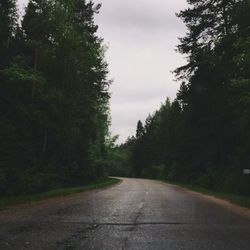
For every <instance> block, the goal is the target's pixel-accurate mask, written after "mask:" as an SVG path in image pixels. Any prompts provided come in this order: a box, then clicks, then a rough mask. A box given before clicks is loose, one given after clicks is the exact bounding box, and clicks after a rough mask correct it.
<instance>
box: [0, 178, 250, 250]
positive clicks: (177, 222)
mask: <svg viewBox="0 0 250 250" xmlns="http://www.w3.org/2000/svg"><path fill="white" fill-rule="evenodd" d="M121 179H122V183H121V184H119V185H116V186H113V187H111V188H108V189H101V190H93V191H88V192H84V193H79V194H74V195H71V196H68V197H64V198H63V197H62V198H54V199H50V200H46V201H42V202H39V203H36V204H34V205H32V206H27V205H23V206H18V207H15V208H12V209H10V210H7V211H2V212H0V249H4V250H5V249H6V250H8V249H15V250H18V249H32V250H33V249H35V250H39V249H46V250H47V249H48V250H50V249H51V250H52V249H65V250H66V249H82V250H88V249H96V250H100V249H107V250H113V249H114V250H117V249H131V250H132V249H133V250H134V249H141V250H147V249H152V250H157V249H169V250H172V249H173V250H175V249H176V250H177V249H178V250H180V249H190V250H196V249H201V250H205V249H216V250H220V249H223V250H232V249H237V250H245V249H246V250H249V249H250V219H249V218H248V217H244V216H242V215H240V214H239V213H236V212H235V211H234V210H232V208H231V206H228V207H227V206H223V205H220V204H217V203H215V202H213V201H210V200H208V199H205V198H203V197H202V196H200V195H196V194H194V193H192V192H188V191H185V190H184V189H182V188H178V187H175V186H172V185H168V184H165V183H162V182H160V181H153V180H144V179H128V178H121Z"/></svg>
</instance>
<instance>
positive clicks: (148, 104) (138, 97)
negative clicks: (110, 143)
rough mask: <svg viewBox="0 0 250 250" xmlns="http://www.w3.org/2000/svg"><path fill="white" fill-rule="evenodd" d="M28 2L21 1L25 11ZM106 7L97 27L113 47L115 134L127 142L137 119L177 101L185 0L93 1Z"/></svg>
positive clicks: (110, 50) (110, 60)
mask: <svg viewBox="0 0 250 250" xmlns="http://www.w3.org/2000/svg"><path fill="white" fill-rule="evenodd" d="M27 2H28V0H18V4H19V7H20V9H21V10H22V9H23V7H24V6H25V5H26V4H27ZM94 2H96V3H101V4H102V8H101V10H100V13H99V14H98V15H97V16H96V18H95V22H96V24H98V26H99V30H98V34H99V36H101V37H103V38H104V44H105V45H107V46H108V50H107V52H106V60H107V62H108V64H109V78H110V79H113V83H112V86H111V87H110V92H111V100H110V109H111V119H112V125H111V132H112V134H113V135H119V140H118V142H120V143H121V142H124V141H125V140H126V138H127V137H128V136H132V135H134V134H135V131H136V124H137V121H138V120H142V121H145V119H146V117H147V116H148V114H149V113H151V114H152V113H153V112H154V111H155V110H157V109H159V107H160V105H161V103H163V102H164V101H165V100H166V98H167V97H170V98H171V99H172V100H173V99H174V98H175V96H176V92H177V90H178V88H179V83H178V82H176V81H175V80H174V75H173V73H171V72H172V71H173V70H174V69H176V68H177V67H178V66H181V65H183V64H185V59H184V56H183V55H180V54H179V53H177V52H176V51H175V49H176V46H177V45H178V44H179V41H178V37H182V36H184V35H185V33H186V28H185V25H184V24H183V23H182V21H181V20H180V19H178V18H177V17H176V16H175V13H177V12H179V11H180V10H183V9H185V8H186V7H187V4H186V0H178V1H174V0H126V1H124V0H94Z"/></svg>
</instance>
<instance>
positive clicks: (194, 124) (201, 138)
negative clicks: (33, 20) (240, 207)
mask: <svg viewBox="0 0 250 250" xmlns="http://www.w3.org/2000/svg"><path fill="white" fill-rule="evenodd" d="M188 3H189V4H190V6H189V8H187V9H186V10H183V11H181V12H180V13H179V14H178V16H179V17H180V18H181V19H182V20H183V21H184V23H185V24H186V26H187V29H188V32H187V34H186V36H185V37H183V38H181V39H180V42H181V43H180V45H179V46H178V50H179V52H180V53H183V54H186V55H187V59H188V63H187V65H184V66H182V67H180V68H178V69H177V70H176V71H175V72H176V77H177V79H182V80H183V83H182V84H181V87H180V90H179V92H178V93H177V98H176V99H175V100H174V101H173V102H170V100H169V99H167V101H166V102H165V103H164V104H163V105H162V106H161V108H160V109H159V110H158V111H156V112H155V114H154V115H153V116H150V117H149V118H148V119H147V120H146V122H145V125H143V124H140V128H143V129H144V131H143V133H140V136H137V140H136V142H135V147H134V149H133V151H132V170H133V173H134V175H135V176H138V177H140V176H146V177H154V178H156V177H155V176H157V172H159V170H157V169H154V167H153V166H158V165H163V166H164V172H163V173H161V175H162V178H167V179H169V180H175V181H181V182H186V183H194V184H197V185H201V186H204V187H206V188H211V189H216V190H224V191H227V192H231V193H238V194H248V195H249V194H250V181H249V176H244V175H243V173H242V169H244V168H249V163H250V154H249V151H250V143H249V142H250V112H249V110H250V106H249V104H250V102H249V100H250V98H249V97H250V88H249V86H250V85H249V82H250V81H249V79H250V71H249V69H250V67H249V66H250V53H249V50H250V43H249V39H250V32H249V27H250V26H249V24H250V18H249V9H250V2H249V0H240V1H236V0H229V1H224V0H216V1H210V0H207V1H198V0H192V1H191V0H190V1H188ZM138 124H139V123H138ZM138 134H139V133H138ZM160 172H161V171H160ZM157 178H158V177H157Z"/></svg>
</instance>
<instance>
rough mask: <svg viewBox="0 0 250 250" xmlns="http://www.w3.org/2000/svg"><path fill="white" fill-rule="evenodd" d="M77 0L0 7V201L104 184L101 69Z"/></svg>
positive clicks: (85, 6)
mask: <svg viewBox="0 0 250 250" xmlns="http://www.w3.org/2000/svg"><path fill="white" fill-rule="evenodd" d="M99 9H100V5H95V4H94V3H93V2H92V1H83V0H73V1H68V0H56V1H54V0H30V1H29V3H28V5H27V7H26V9H25V13H24V15H23V17H22V18H21V17H20V13H18V11H17V6H16V1H15V0H1V2H0V20H1V21H0V131H1V132H0V195H17V194H26V193H37V192H45V191H47V190H50V189H55V188H60V187H67V186H76V185H83V184H85V183H88V182H91V181H96V180H100V179H102V178H105V176H106V173H105V169H104V168H105V157H106V154H107V146H106V139H107V138H108V136H109V132H108V127H109V123H110V117H109V98H110V94H109V85H110V80H109V79H108V77H107V74H108V68H107V63H106V61H105V58H104V53H105V50H106V48H105V46H104V45H103V39H102V38H101V37H98V36H97V34H96V32H97V28H98V27H97V25H95V23H94V15H95V14H97V13H98V12H99Z"/></svg>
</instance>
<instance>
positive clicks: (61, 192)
mask: <svg viewBox="0 0 250 250" xmlns="http://www.w3.org/2000/svg"><path fill="white" fill-rule="evenodd" d="M119 182H120V180H119V179H116V178H108V179H106V180H104V181H99V182H94V183H91V184H88V185H85V186H80V187H71V188H60V189H54V190H50V191H48V192H45V193H39V194H31V195H22V196H11V197H4V198H1V199H0V210H4V209H7V208H8V207H9V206H14V205H18V204H27V203H33V202H36V201H41V200H46V199H48V198H53V197H60V196H67V195H70V194H74V193H80V192H84V191H87V190H92V189H98V188H105V187H108V186H111V185H115V184H117V183H119Z"/></svg>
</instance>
